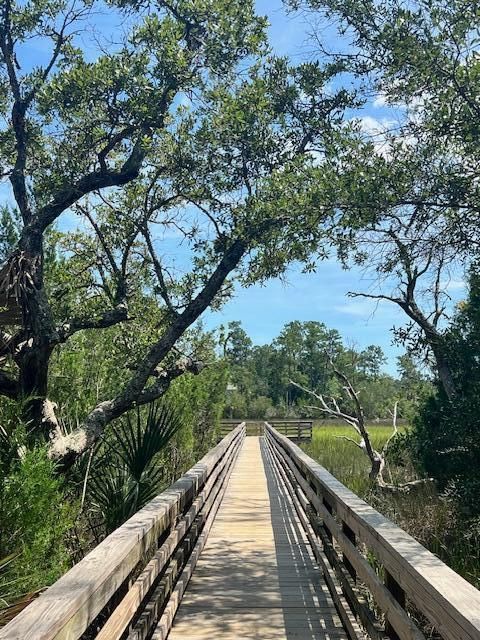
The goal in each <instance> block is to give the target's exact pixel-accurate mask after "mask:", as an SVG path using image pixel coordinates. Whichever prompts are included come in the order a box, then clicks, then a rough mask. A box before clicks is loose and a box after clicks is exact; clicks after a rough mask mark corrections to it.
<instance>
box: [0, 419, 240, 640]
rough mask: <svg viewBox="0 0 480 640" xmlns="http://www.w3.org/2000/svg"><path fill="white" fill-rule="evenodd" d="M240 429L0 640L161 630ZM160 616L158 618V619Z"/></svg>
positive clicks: (135, 637)
mask: <svg viewBox="0 0 480 640" xmlns="http://www.w3.org/2000/svg"><path fill="white" fill-rule="evenodd" d="M244 436H245V425H244V424H243V423H242V424H241V425H239V426H237V427H236V428H235V429H234V430H233V431H232V432H231V433H229V434H228V435H227V436H226V437H225V438H224V439H223V440H222V441H221V442H220V443H219V444H218V445H217V446H216V447H215V448H214V449H212V450H211V451H209V452H208V453H207V455H206V456H205V457H204V458H202V460H200V462H198V463H197V464H196V465H195V466H194V467H192V469H190V471H188V472H187V473H186V474H185V475H184V476H182V477H181V478H180V480H178V481H177V482H175V484H173V485H172V486H171V487H170V488H169V489H167V490H166V491H164V492H163V493H161V494H160V495H158V496H157V497H156V498H155V499H154V500H152V501H151V502H150V503H149V504H148V505H146V506H145V507H144V508H143V509H141V510H140V511H139V512H138V513H137V514H135V515H134V516H133V517H132V518H130V520H128V521H127V522H126V523H125V524H124V525H122V526H121V527H120V528H119V529H117V530H116V531H114V532H113V533H112V534H111V535H110V536H108V538H106V539H105V540H104V541H103V542H101V543H100V544H99V545H98V546H97V547H96V548H95V549H94V550H93V551H92V552H91V553H90V554H89V555H87V556H86V557H85V558H84V559H83V560H82V561H81V562H79V563H78V564H77V565H76V566H75V567H73V569H71V570H70V571H69V572H68V573H66V574H65V575H64V576H63V577H62V578H60V580H58V581H57V582H56V583H55V584H54V585H52V586H51V587H50V588H49V589H47V591H45V593H43V594H42V595H41V596H40V597H39V598H38V599H37V600H35V601H34V602H33V603H32V604H31V605H30V606H29V607H27V608H26V609H25V610H24V611H23V612H22V613H20V614H19V615H18V616H17V617H16V618H15V619H14V620H13V621H12V622H10V623H9V624H8V625H6V626H5V627H3V629H1V630H0V638H1V639H2V640H7V639H8V640H50V639H53V638H55V639H56V640H60V639H62V640H67V639H68V640H76V639H77V638H80V637H84V638H93V637H95V638H97V639H99V640H112V639H113V638H120V637H124V636H123V634H124V633H125V637H128V639H129V640H143V639H144V638H146V637H147V636H149V635H150V634H151V632H152V629H153V627H154V626H155V625H156V626H155V638H159V639H163V638H166V636H167V634H168V631H169V630H170V626H171V623H172V620H173V617H174V615H175V612H176V610H177V608H178V605H179V602H180V600H181V597H182V595H183V591H184V590H185V587H186V584H187V583H188V580H189V578H190V575H191V574H192V572H193V570H194V568H195V565H196V562H197V559H198V556H199V555H200V552H201V551H202V548H203V546H204V544H205V541H206V537H207V535H208V531H209V529H210V527H211V525H212V522H213V520H214V518H215V515H216V512H217V509H218V507H219V504H220V502H221V499H222V496H223V493H224V491H225V488H226V485H227V482H228V478H229V475H230V472H231V470H232V467H233V464H234V462H235V459H236V456H237V454H238V451H239V449H240V446H241V444H242V442H243V438H244ZM157 620H158V622H157Z"/></svg>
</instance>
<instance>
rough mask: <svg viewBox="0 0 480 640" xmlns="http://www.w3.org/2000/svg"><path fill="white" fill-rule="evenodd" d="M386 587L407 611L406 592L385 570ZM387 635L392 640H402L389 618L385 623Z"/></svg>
mask: <svg viewBox="0 0 480 640" xmlns="http://www.w3.org/2000/svg"><path fill="white" fill-rule="evenodd" d="M385 586H386V587H387V589H388V590H389V591H390V593H391V594H392V596H393V597H394V598H395V600H396V601H397V602H398V604H399V605H400V606H401V607H402V608H403V609H405V604H406V603H405V591H404V590H403V589H402V587H401V586H400V585H399V584H398V582H397V581H396V580H395V578H394V577H393V576H392V574H391V573H389V572H388V571H387V570H386V569H385ZM385 633H386V634H387V635H388V637H389V638H391V640H400V636H399V635H398V634H397V632H396V631H395V629H394V628H393V627H392V625H391V624H390V622H389V620H388V618H387V620H386V621H385Z"/></svg>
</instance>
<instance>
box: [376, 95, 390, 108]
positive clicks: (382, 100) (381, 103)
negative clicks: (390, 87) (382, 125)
mask: <svg viewBox="0 0 480 640" xmlns="http://www.w3.org/2000/svg"><path fill="white" fill-rule="evenodd" d="M373 106H374V107H375V108H376V109H379V108H381V107H387V106H388V102H387V96H386V94H385V93H383V91H380V93H377V95H376V96H375V100H374V101H373Z"/></svg>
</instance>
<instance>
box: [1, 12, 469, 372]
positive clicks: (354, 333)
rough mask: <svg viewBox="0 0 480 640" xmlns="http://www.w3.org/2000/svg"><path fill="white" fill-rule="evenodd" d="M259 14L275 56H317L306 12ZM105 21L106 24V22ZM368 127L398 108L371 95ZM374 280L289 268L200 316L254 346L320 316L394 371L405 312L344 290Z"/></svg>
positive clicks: (38, 47) (336, 270)
mask: <svg viewBox="0 0 480 640" xmlns="http://www.w3.org/2000/svg"><path fill="white" fill-rule="evenodd" d="M257 9H258V12H259V13H260V14H262V15H266V16H267V17H268V19H269V22H270V27H269V36H270V42H271V45H272V48H273V50H274V52H275V53H277V54H280V55H285V56H288V57H290V58H291V59H292V60H293V61H294V62H300V61H301V60H302V59H309V58H310V57H311V56H312V55H314V54H315V48H316V45H315V42H314V41H313V39H312V38H311V36H310V32H311V30H312V26H311V24H310V23H309V18H308V16H305V15H299V14H297V15H292V14H290V15H289V14H287V13H286V11H285V9H284V7H283V4H282V2H281V0H258V2H257ZM107 18H108V16H101V17H99V18H98V21H97V23H96V25H95V28H96V30H97V31H100V32H103V33H104V34H105V33H106V32H108V29H111V28H112V25H111V23H108V20H107ZM106 25H108V26H106ZM322 36H323V38H325V40H326V42H327V44H328V42H329V41H330V44H331V45H332V46H333V47H335V48H338V45H339V41H338V38H337V37H336V35H335V32H334V30H333V28H332V27H330V26H327V27H323V28H322ZM45 53H46V52H45V51H44V50H43V48H42V43H41V42H30V44H29V47H28V51H25V60H24V61H23V62H24V63H26V64H27V66H28V64H29V63H38V62H42V56H44V55H45ZM361 118H362V124H363V127H364V129H365V130H367V131H369V132H374V131H375V130H376V129H377V128H379V127H381V126H382V124H387V125H388V124H389V123H391V122H392V120H395V118H396V114H395V112H394V111H393V110H392V109H391V108H389V107H386V106H385V104H384V103H383V101H382V99H381V97H380V96H379V97H377V99H375V100H373V101H372V103H371V104H370V105H368V106H367V107H366V108H365V109H364V111H363V112H362V114H361ZM0 200H3V201H4V202H5V201H9V200H11V194H10V188H9V185H8V184H5V183H4V184H0ZM72 226H75V222H74V219H73V218H72V217H71V216H69V215H68V214H67V215H65V216H64V219H63V220H62V222H61V227H62V228H63V229H68V228H72ZM175 252H176V254H177V256H178V260H179V261H180V262H181V261H182V253H183V250H182V248H181V247H180V248H179V247H178V245H176V243H175V240H174V239H173V238H171V239H169V240H167V241H166V242H165V243H164V244H163V253H164V254H165V253H167V254H169V255H170V256H172V254H175ZM371 285H372V281H371V280H369V279H367V278H366V276H365V275H364V273H363V272H362V271H361V270H360V269H358V268H357V269H352V270H350V271H345V270H343V269H342V267H341V266H340V265H339V264H338V263H337V262H336V261H335V260H334V259H330V260H327V261H324V262H323V263H320V264H319V266H318V269H317V271H316V272H315V273H310V274H302V273H301V268H300V266H293V267H292V268H291V269H290V270H289V272H288V273H287V276H286V278H285V282H282V281H280V280H273V281H270V282H268V283H267V284H265V285H263V286H260V285H255V286H252V287H249V288H247V289H242V288H240V287H237V289H236V295H235V297H234V298H233V299H232V300H231V301H230V302H228V303H227V304H226V305H225V306H224V307H223V308H222V310H220V311H217V312H208V313H207V314H206V316H205V317H204V318H203V323H204V326H205V327H206V328H209V329H213V328H215V327H217V326H218V325H220V324H225V323H227V322H229V321H232V320H240V321H241V322H242V324H243V326H244V328H245V329H246V331H247V332H248V334H249V335H250V336H251V338H252V340H253V341H254V343H256V344H262V343H265V342H270V341H271V340H272V339H273V338H274V337H275V336H277V335H278V333H279V332H280V330H281V328H282V327H283V325H284V324H285V323H287V322H290V321H292V320H317V321H320V322H323V323H325V324H326V325H327V326H328V327H330V328H334V329H337V330H338V331H339V332H340V333H341V335H342V336H343V338H344V341H345V343H346V344H348V345H351V346H356V347H358V348H364V347H366V346H368V345H369V344H377V345H380V346H381V347H382V349H383V350H384V352H385V354H386V356H387V359H388V364H387V365H386V370H387V371H389V372H391V373H394V372H395V369H396V367H395V360H396V356H398V355H400V354H401V353H402V350H401V349H399V348H398V347H396V346H394V345H392V334H391V328H392V326H394V325H396V326H399V325H402V324H404V323H405V316H404V314H403V312H402V311H401V310H400V309H398V308H397V307H396V306H395V305H393V304H391V303H388V302H382V303H380V304H377V303H376V302H375V301H369V300H365V299H352V298H349V297H347V293H348V292H349V291H367V290H368V289H369V287H371ZM450 287H451V290H450V293H451V295H452V298H453V299H454V301H455V300H458V299H460V298H461V297H462V296H463V293H464V289H463V286H462V281H461V278H460V277H459V278H456V279H455V280H454V281H453V282H452V283H451V285H450Z"/></svg>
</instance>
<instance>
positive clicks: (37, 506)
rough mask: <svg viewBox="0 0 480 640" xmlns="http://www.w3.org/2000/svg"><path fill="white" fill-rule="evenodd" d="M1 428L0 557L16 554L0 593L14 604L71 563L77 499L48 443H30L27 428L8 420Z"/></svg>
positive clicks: (0, 578) (0, 581)
mask: <svg viewBox="0 0 480 640" xmlns="http://www.w3.org/2000/svg"><path fill="white" fill-rule="evenodd" d="M15 424H16V425H18V418H17V419H16V420H15ZM0 432H1V434H2V437H1V440H0V452H1V456H0V465H1V469H0V557H5V556H9V555H10V554H13V556H12V558H11V560H10V562H9V564H8V565H7V566H6V567H5V571H4V572H2V573H1V574H0V593H1V594H2V599H3V600H4V601H5V602H6V603H11V602H12V601H14V600H16V599H17V598H18V597H19V596H20V595H22V594H24V593H26V592H30V591H34V590H36V589H40V588H42V587H45V586H48V585H49V584H51V583H52V582H54V581H55V580H56V579H57V578H59V577H60V576H61V575H62V574H63V573H64V572H65V571H66V570H67V569H68V568H69V565H70V556H69V552H68V547H67V544H66V541H67V536H68V533H69V531H70V530H71V528H72V527H73V521H74V515H75V513H74V512H75V506H74V505H75V502H72V501H71V500H70V499H68V498H67V496H68V493H67V490H66V486H65V482H64V481H63V480H62V479H61V478H60V477H58V475H57V474H56V473H55V468H54V465H53V463H52V461H51V460H49V458H48V456H47V451H46V448H45V447H40V446H37V447H34V448H27V446H26V436H25V431H24V429H23V428H22V427H18V426H15V427H11V426H10V425H8V424H6V426H3V425H2V426H1V427H0ZM0 606H1V605H0Z"/></svg>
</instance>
